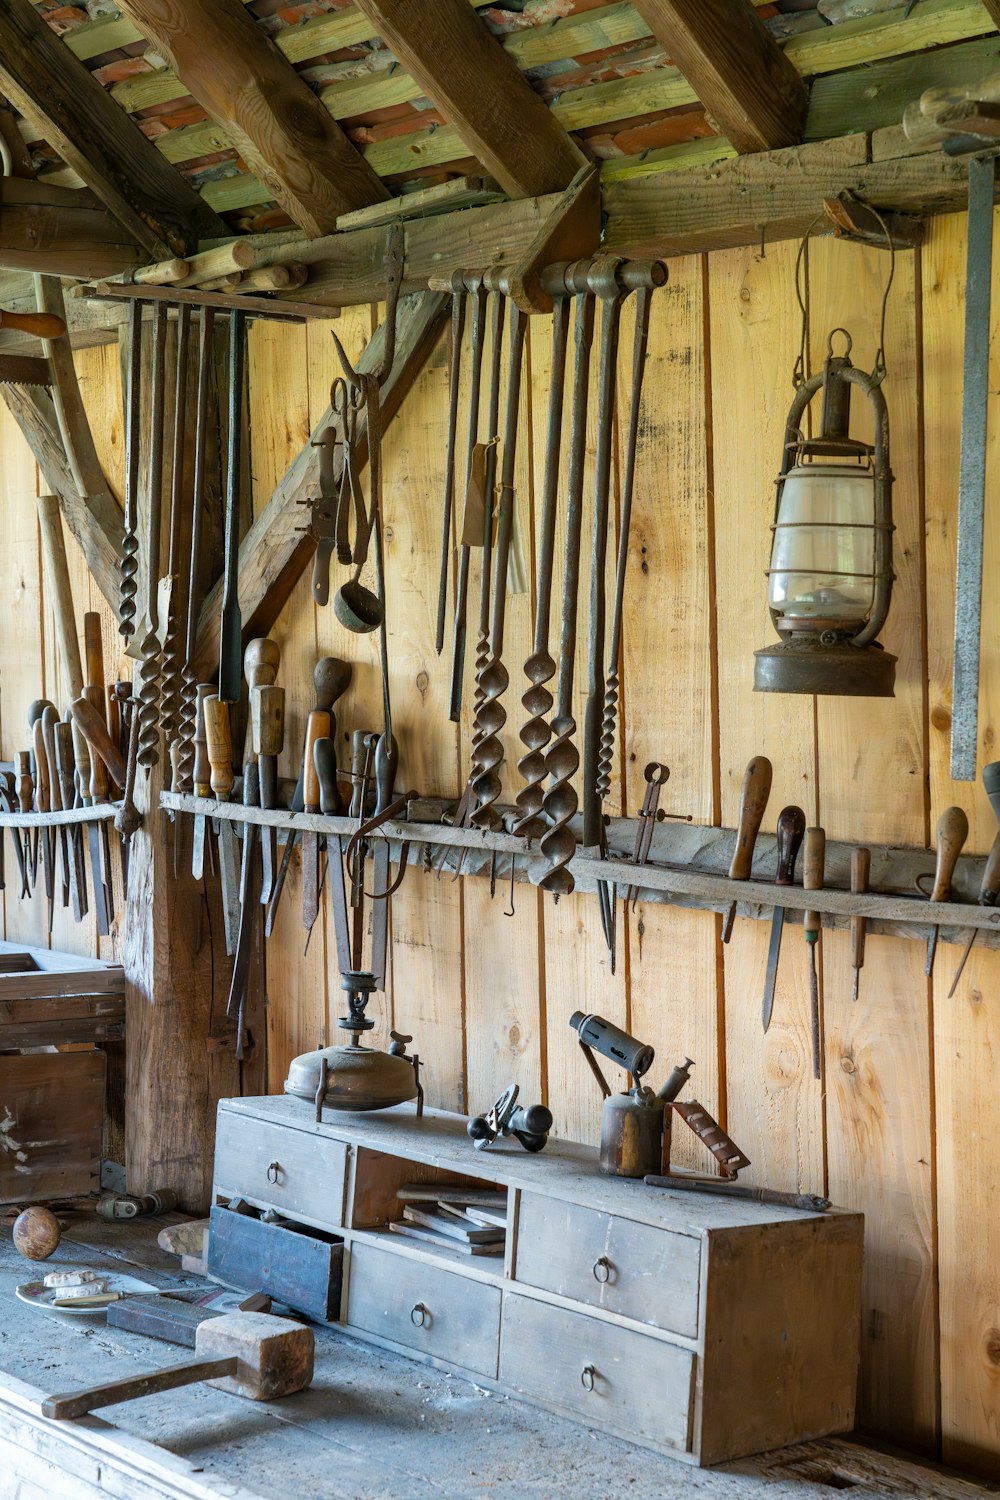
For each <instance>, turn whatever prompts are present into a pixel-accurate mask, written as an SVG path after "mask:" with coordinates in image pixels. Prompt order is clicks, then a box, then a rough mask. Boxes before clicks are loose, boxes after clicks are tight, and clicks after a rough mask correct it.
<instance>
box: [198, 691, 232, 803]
mask: <svg viewBox="0 0 1000 1500" xmlns="http://www.w3.org/2000/svg"><path fill="white" fill-rule="evenodd" d="M202 714H203V716H204V720H205V742H206V744H207V746H208V761H209V765H210V766H211V768H212V775H211V778H210V785H211V788H212V791H213V792H214V793H215V795H216V797H221V798H222V799H223V800H225V799H226V798H227V797H228V796H229V794H230V792H231V791H232V789H233V782H234V781H235V780H236V776H235V773H234V771H233V733H232V728H231V726H230V722H229V704H228V703H220V701H219V695H218V693H209V694H207V695H206V697H205V699H204V701H203V703H202Z"/></svg>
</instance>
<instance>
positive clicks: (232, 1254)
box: [208, 1205, 344, 1323]
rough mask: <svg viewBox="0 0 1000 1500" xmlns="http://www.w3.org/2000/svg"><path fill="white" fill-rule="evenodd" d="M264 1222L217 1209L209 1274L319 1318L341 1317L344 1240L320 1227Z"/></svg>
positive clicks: (241, 1289)
mask: <svg viewBox="0 0 1000 1500" xmlns="http://www.w3.org/2000/svg"><path fill="white" fill-rule="evenodd" d="M288 1223H290V1221H288V1222H286V1225H281V1224H264V1223H263V1222H262V1221H261V1220H260V1219H254V1218H251V1217H250V1216H249V1215H244V1214H234V1213H231V1212H230V1210H229V1209H228V1208H219V1207H218V1205H216V1206H215V1207H214V1208H213V1209H212V1222H211V1230H210V1232H209V1236H208V1274H209V1275H210V1276H215V1277H217V1278H218V1279H219V1281H224V1282H225V1283H226V1285H227V1286H233V1287H236V1288H237V1289H238V1290H240V1291H244V1292H266V1293H267V1295H268V1296H269V1297H273V1298H274V1299H275V1301H277V1302H287V1304H288V1306H289V1307H293V1308H294V1309H295V1310H296V1312H300V1313H305V1314H306V1316H307V1317H310V1318H316V1319H317V1320H318V1321H319V1322H323V1323H327V1322H336V1321H337V1319H338V1318H339V1317H340V1285H341V1266H342V1262H343V1255H344V1246H343V1243H337V1244H331V1243H330V1240H331V1236H330V1235H325V1234H323V1233H322V1231H319V1230H309V1229H296V1228H291V1227H288Z"/></svg>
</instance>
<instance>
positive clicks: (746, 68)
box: [633, 0, 809, 154]
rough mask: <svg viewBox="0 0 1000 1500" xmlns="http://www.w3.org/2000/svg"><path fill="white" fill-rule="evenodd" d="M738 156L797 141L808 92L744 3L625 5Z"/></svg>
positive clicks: (654, 0)
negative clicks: (639, 19) (667, 58)
mask: <svg viewBox="0 0 1000 1500" xmlns="http://www.w3.org/2000/svg"><path fill="white" fill-rule="evenodd" d="M633 3H634V5H635V8H636V10H637V11H638V12H639V15H640V16H641V17H642V19H643V20H644V21H645V22H646V25H647V26H648V27H649V29H650V31H651V32H652V33H653V36H654V37H655V38H656V40H657V41H658V42H659V43H660V45H661V47H663V48H664V50H665V51H666V53H667V56H668V57H670V58H672V59H673V61H674V62H675V63H676V64H677V66H678V68H680V70H681V72H682V73H683V75H684V77H685V78H686V79H687V81H688V83H689V84H690V85H691V87H692V88H693V89H694V92H695V94H696V95H697V96H698V98H699V100H700V101H701V103H702V104H703V105H704V106H705V109H706V110H707V111H708V113H709V115H710V116H711V117H712V119H713V120H715V121H716V123H717V124H718V126H719V128H720V130H721V131H722V134H723V135H724V136H726V137H727V138H728V139H729V140H730V141H731V142H732V144H733V145H734V146H735V147H736V150H737V151H739V152H740V153H741V154H745V153H747V152H750V151H774V150H777V149H778V148H779V147H781V146H794V145H796V144H797V143H798V142H799V141H800V140H801V139H802V129H803V126H804V124H805V117H806V110H807V108H808V106H809V90H808V89H807V88H806V86H805V84H804V83H803V81H802V78H801V77H800V75H799V73H798V72H797V71H796V69H795V67H794V65H793V64H792V63H791V62H790V61H789V59H788V58H787V57H786V56H785V54H784V53H783V52H782V50H781V48H780V47H779V46H778V44H777V42H776V41H775V40H774V38H773V37H772V36H771V34H770V32H768V31H767V29H766V28H765V26H764V23H763V22H762V21H761V19H760V17H759V16H758V15H757V12H756V11H755V10H754V8H753V6H752V5H751V4H750V3H749V0H633Z"/></svg>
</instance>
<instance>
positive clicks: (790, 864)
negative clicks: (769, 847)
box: [774, 807, 806, 885]
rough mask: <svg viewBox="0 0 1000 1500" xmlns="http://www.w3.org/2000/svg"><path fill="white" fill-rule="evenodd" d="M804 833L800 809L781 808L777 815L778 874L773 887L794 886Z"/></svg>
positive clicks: (803, 820)
mask: <svg viewBox="0 0 1000 1500" xmlns="http://www.w3.org/2000/svg"><path fill="white" fill-rule="evenodd" d="M805 831H806V815H805V813H804V812H803V811H802V809H801V807H783V808H782V809H781V812H780V813H779V814H778V826H777V830H776V832H777V836H778V873H777V875H775V877H774V883H775V885H794V884H795V861H796V859H797V858H798V855H799V849H800V848H801V846H802V838H803V835H804V834H805Z"/></svg>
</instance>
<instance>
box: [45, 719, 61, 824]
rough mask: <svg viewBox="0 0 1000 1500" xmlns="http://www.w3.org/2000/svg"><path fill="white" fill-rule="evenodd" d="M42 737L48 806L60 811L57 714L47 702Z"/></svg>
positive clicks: (54, 810)
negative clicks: (47, 783)
mask: <svg viewBox="0 0 1000 1500" xmlns="http://www.w3.org/2000/svg"><path fill="white" fill-rule="evenodd" d="M40 722H41V726H42V739H43V741H44V743H45V759H46V762H47V764H48V771H49V807H50V808H51V809H52V811H53V812H62V805H63V801H62V792H61V790H60V787H59V767H58V765H57V764H56V725H57V724H58V723H59V714H58V712H57V711H56V709H54V708H53V707H52V704H51V703H49V704H48V705H47V706H46V707H45V708H44V709H43V710H42V717H41V721H40Z"/></svg>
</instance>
